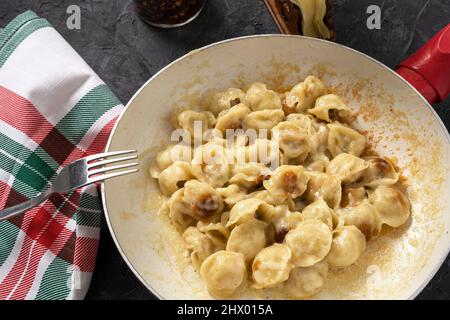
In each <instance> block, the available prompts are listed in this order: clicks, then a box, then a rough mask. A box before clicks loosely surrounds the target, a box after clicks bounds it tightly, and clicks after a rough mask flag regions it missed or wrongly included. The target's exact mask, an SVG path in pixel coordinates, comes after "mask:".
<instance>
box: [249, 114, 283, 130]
mask: <svg viewBox="0 0 450 320" xmlns="http://www.w3.org/2000/svg"><path fill="white" fill-rule="evenodd" d="M283 117H284V113H283V111H282V110H279V109H265V110H260V111H254V112H252V113H250V114H248V115H247V116H246V117H245V119H244V122H243V124H242V127H243V129H244V130H248V129H255V130H261V129H264V130H271V129H272V128H273V127H274V126H276V125H277V124H278V123H279V122H281V121H283Z"/></svg>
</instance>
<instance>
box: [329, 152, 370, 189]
mask: <svg viewBox="0 0 450 320" xmlns="http://www.w3.org/2000/svg"><path fill="white" fill-rule="evenodd" d="M368 167H369V164H367V163H366V162H365V161H364V160H363V159H361V158H359V157H356V156H354V155H352V154H349V153H341V154H339V155H338V156H337V157H335V158H334V159H333V160H331V161H330V162H329V163H328V165H327V173H328V174H333V175H336V176H338V178H339V179H341V181H342V183H351V182H355V181H356V180H358V179H359V177H361V175H362V174H363V172H364V170H366V169H367V168H368Z"/></svg>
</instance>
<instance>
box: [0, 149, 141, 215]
mask: <svg viewBox="0 0 450 320" xmlns="http://www.w3.org/2000/svg"><path fill="white" fill-rule="evenodd" d="M133 153H134V155H128V154H133ZM119 155H128V156H125V157H121V158H111V159H106V158H108V157H114V156H119ZM136 158H137V151H136V150H128V151H114V152H106V153H99V154H94V155H91V156H88V157H85V158H82V159H79V160H76V161H74V162H72V163H71V164H69V165H67V166H65V167H64V168H63V169H62V170H61V172H60V173H59V174H58V176H57V177H56V179H55V181H54V182H53V184H52V185H50V187H49V188H48V189H47V190H46V191H44V192H42V193H40V194H38V195H37V196H36V197H35V198H33V199H30V200H28V201H25V202H23V203H20V204H17V205H15V206H12V207H9V208H6V209H3V210H0V221H2V220H6V219H9V218H12V217H14V216H16V215H19V214H21V213H23V212H25V211H27V210H29V209H31V208H34V207H36V206H37V205H38V204H40V203H42V202H44V201H45V200H47V199H48V198H49V197H50V196H51V195H52V194H53V193H68V192H70V191H73V190H76V189H78V188H81V187H84V186H86V185H88V184H91V183H95V182H99V181H102V180H106V179H110V178H114V177H119V176H122V175H124V174H129V173H133V172H136V171H138V169H137V168H135V169H130V170H121V171H116V170H119V169H125V168H130V167H134V166H137V165H138V163H137V162H133V163H125V164H118V165H113V166H106V165H109V164H114V163H117V162H122V161H127V160H132V159H136ZM109 171H116V172H111V173H108V172H109Z"/></svg>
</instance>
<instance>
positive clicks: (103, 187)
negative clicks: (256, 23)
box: [100, 34, 450, 300]
mask: <svg viewBox="0 0 450 320" xmlns="http://www.w3.org/2000/svg"><path fill="white" fill-rule="evenodd" d="M254 38H294V39H303V40H308V41H313V42H314V41H315V42H322V43H326V44H327V45H331V46H336V47H341V48H343V49H346V50H349V51H351V52H353V53H356V54H358V55H360V56H362V57H364V58H366V59H368V60H370V61H372V62H374V63H376V64H377V65H379V66H381V67H382V68H383V69H384V70H386V71H387V72H388V73H390V74H391V75H393V76H394V77H396V78H398V79H400V80H401V81H402V82H403V83H404V84H406V85H407V87H409V89H411V90H412V92H414V93H415V94H416V95H417V96H418V97H419V98H420V99H422V101H423V102H424V103H425V105H426V107H427V108H428V109H429V110H430V111H431V113H432V114H433V116H434V118H435V119H436V121H437V122H438V124H439V126H440V127H441V129H442V131H443V132H444V134H445V136H446V138H447V143H448V144H450V134H449V132H448V130H447V128H446V127H445V125H444V123H443V122H442V119H441V118H440V117H439V115H438V114H437V112H436V111H435V110H434V108H433V107H432V106H431V104H430V103H429V102H428V101H427V100H426V99H425V98H424V97H423V96H422V95H421V94H420V92H419V91H418V90H417V89H416V88H414V87H413V86H412V85H411V84H410V83H409V82H408V81H406V80H405V79H404V78H402V77H401V76H400V75H399V74H397V73H396V72H395V71H394V70H392V69H391V68H389V67H388V66H386V65H385V64H383V63H382V62H380V61H378V60H376V59H375V58H372V57H371V56H369V55H367V54H365V53H363V52H360V51H358V50H356V49H353V48H350V47H347V46H345V45H343V44H340V43H336V42H331V41H327V40H323V39H317V38H311V37H306V36H299V35H287V34H259V35H249V36H242V37H235V38H230V39H225V40H221V41H218V42H214V43H211V44H209V45H206V46H203V47H201V48H198V49H194V50H192V51H189V52H187V53H186V54H184V55H183V56H181V57H179V58H177V59H175V60H174V61H172V62H171V63H169V64H168V65H166V66H165V67H163V68H161V69H160V70H159V71H157V72H156V73H155V74H154V75H153V76H152V77H150V79H148V80H147V81H146V82H145V83H144V84H143V85H142V86H141V87H140V88H139V89H138V90H137V91H136V92H135V93H134V95H133V96H132V97H131V98H130V100H129V101H128V103H127V104H126V105H125V107H124V108H123V110H122V112H121V114H120V115H119V117H118V118H117V121H116V122H115V124H114V126H113V129H112V130H111V133H110V135H109V137H108V142H107V144H106V147H105V152H108V151H109V148H110V145H111V142H112V137H113V136H114V133H115V131H116V129H117V127H118V125H119V123H120V120H121V119H122V117H123V115H124V114H125V113H126V111H127V110H128V108H129V107H130V106H131V105H132V103H133V101H134V100H135V99H136V97H137V96H138V95H139V94H140V93H141V91H143V90H144V88H145V87H147V85H148V84H149V83H151V82H152V81H154V80H156V79H157V78H158V77H159V76H160V75H161V74H162V73H164V72H165V71H166V70H168V69H170V68H171V67H173V66H174V65H175V64H177V63H178V62H180V61H182V60H185V59H187V58H189V57H190V56H192V55H195V54H198V53H200V52H203V51H205V50H207V49H210V48H212V47H216V46H220V45H222V44H225V43H229V42H235V41H243V40H244V41H245V40H248V39H254ZM100 192H101V201H102V208H103V211H104V214H105V219H106V223H107V226H108V230H109V232H110V234H111V237H112V239H113V241H114V244H115V246H116V248H117V250H118V251H119V253H120V255H121V257H122V259H124V261H125V263H126V264H127V266H128V267H129V268H130V270H131V271H132V273H133V274H134V275H135V276H136V278H137V279H138V280H139V281H140V282H141V283H142V284H143V285H144V286H145V287H146V288H147V289H148V290H149V291H150V292H151V293H152V294H153V295H154V296H156V297H157V298H158V299H160V300H166V298H165V297H163V296H162V295H160V294H159V293H158V292H157V291H156V290H155V289H154V288H153V287H152V286H151V285H150V284H148V283H147V282H146V281H145V279H144V278H143V277H142V276H141V275H140V274H139V272H138V271H137V270H136V269H135V268H134V266H133V264H132V263H131V261H130V260H129V259H128V257H127V255H126V254H125V252H124V250H123V249H122V247H121V245H120V243H119V240H118V239H117V237H116V234H115V232H114V228H113V226H112V223H111V219H110V216H109V212H108V208H107V205H106V185H105V182H102V183H101V185H100ZM449 253H450V245H448V247H447V250H446V254H445V255H444V256H443V257H441V258H440V259H439V261H438V263H436V264H435V265H434V267H433V268H432V270H431V272H430V274H429V275H428V276H427V277H426V278H425V279H424V281H423V282H422V284H421V285H420V286H419V287H418V288H417V289H416V290H415V291H414V292H413V293H412V294H410V295H409V296H408V297H407V299H408V300H413V299H414V298H416V297H417V295H419V294H420V293H421V292H422V290H423V289H424V288H425V287H426V286H427V285H428V283H429V282H430V281H431V280H432V279H433V277H434V276H435V275H436V273H437V272H438V271H439V269H440V268H441V266H442V265H443V263H444V262H445V260H446V258H447V256H448V255H449Z"/></svg>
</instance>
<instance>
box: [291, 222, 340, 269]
mask: <svg viewBox="0 0 450 320" xmlns="http://www.w3.org/2000/svg"><path fill="white" fill-rule="evenodd" d="M331 241H332V237H331V230H330V228H329V227H328V226H327V225H326V224H324V223H323V222H322V221H319V220H315V219H313V220H306V221H304V222H302V223H301V224H299V226H298V227H297V228H295V229H294V230H291V231H289V232H288V234H287V235H286V237H285V238H284V243H285V244H286V245H287V246H288V247H289V249H291V252H292V263H293V264H294V266H296V267H309V266H312V265H314V264H316V263H317V262H319V261H320V260H322V259H323V258H325V257H326V255H327V254H328V252H329V251H330V247H331Z"/></svg>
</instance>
